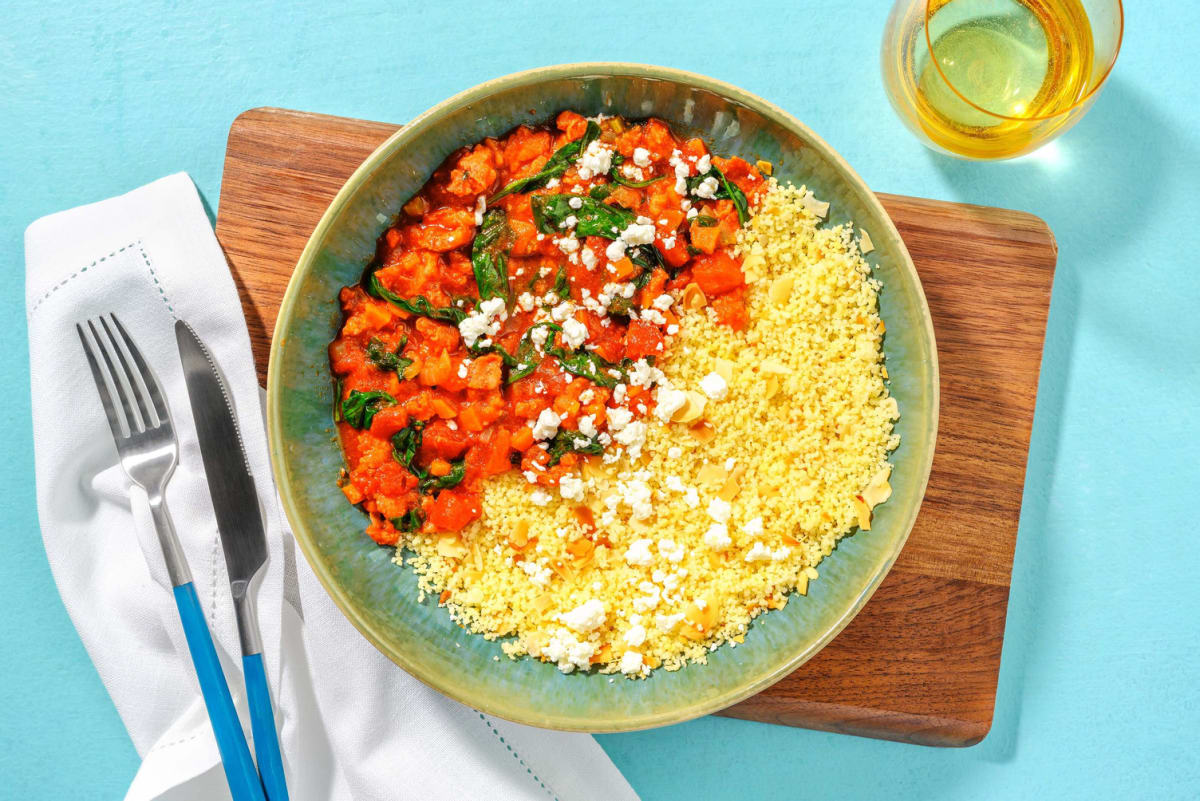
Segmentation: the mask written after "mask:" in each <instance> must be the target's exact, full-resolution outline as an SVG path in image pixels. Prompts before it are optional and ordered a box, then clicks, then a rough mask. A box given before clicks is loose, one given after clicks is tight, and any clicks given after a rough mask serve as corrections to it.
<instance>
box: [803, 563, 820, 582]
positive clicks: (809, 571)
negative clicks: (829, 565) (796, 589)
mask: <svg viewBox="0 0 1200 801" xmlns="http://www.w3.org/2000/svg"><path fill="white" fill-rule="evenodd" d="M804 575H806V576H808V578H809V580H810V581H816V580H817V579H818V578H819V577H820V576H819V575H818V573H817V569H816V568H815V567H812V566H811V565H810V566H809V567H806V568H804Z"/></svg>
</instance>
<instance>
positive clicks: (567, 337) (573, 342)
mask: <svg viewBox="0 0 1200 801" xmlns="http://www.w3.org/2000/svg"><path fill="white" fill-rule="evenodd" d="M562 329H563V341H564V342H566V343H567V345H568V346H569V347H571V348H572V349H575V348H578V347H579V346H580V345H582V344H583V343H584V342H586V341H587V338H588V330H587V326H586V325H584V324H583V323H581V322H579V321H578V320H576V319H575V318H574V317H571V318H568V319H566V320H564V321H563V324H562Z"/></svg>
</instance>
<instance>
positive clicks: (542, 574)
mask: <svg viewBox="0 0 1200 801" xmlns="http://www.w3.org/2000/svg"><path fill="white" fill-rule="evenodd" d="M517 567H519V568H521V570H523V571H525V575H527V576H529V580H530V581H532V582H533V583H534V584H537V585H538V586H539V587H545V586H546V585H547V584H549V583H550V575H551V573H552V571H551V570H550V568H548V567H545V566H543V565H539V564H537V563H536V562H517Z"/></svg>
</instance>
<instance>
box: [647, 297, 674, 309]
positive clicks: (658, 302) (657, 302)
mask: <svg viewBox="0 0 1200 801" xmlns="http://www.w3.org/2000/svg"><path fill="white" fill-rule="evenodd" d="M674 302H675V298H673V297H671V296H670V295H668V294H666V293H663V294H662V295H659V296H658V297H657V298H655V299H654V300H653V301H652V302H651V303H650V305H651V306H653V307H654V308H656V309H658V310H659V311H666V310H667V309H669V308H671V304H672V303H674Z"/></svg>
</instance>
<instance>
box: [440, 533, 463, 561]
mask: <svg viewBox="0 0 1200 801" xmlns="http://www.w3.org/2000/svg"><path fill="white" fill-rule="evenodd" d="M437 552H438V555H440V556H445V557H446V558H448V559H462V558H463V557H464V556H466V555H467V553H468V551H467V546H466V545H464V544H463V541H462V540H460V539H459V538H458V535H457V534H443V535H442V536H440V537H438V541H437Z"/></svg>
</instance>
